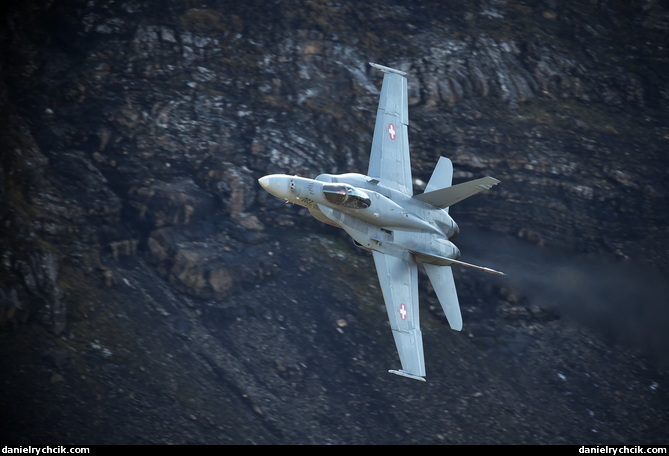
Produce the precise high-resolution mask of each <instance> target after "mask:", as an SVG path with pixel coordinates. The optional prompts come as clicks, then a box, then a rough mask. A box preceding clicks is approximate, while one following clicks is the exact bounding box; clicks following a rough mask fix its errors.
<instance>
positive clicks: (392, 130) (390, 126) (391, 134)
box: [388, 124, 397, 141]
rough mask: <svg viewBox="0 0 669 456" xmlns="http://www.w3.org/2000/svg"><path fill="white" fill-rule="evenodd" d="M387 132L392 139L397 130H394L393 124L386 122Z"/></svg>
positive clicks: (395, 135)
mask: <svg viewBox="0 0 669 456" xmlns="http://www.w3.org/2000/svg"><path fill="white" fill-rule="evenodd" d="M388 134H389V135H390V139H392V140H393V141H394V140H395V137H397V130H395V125H393V124H388Z"/></svg>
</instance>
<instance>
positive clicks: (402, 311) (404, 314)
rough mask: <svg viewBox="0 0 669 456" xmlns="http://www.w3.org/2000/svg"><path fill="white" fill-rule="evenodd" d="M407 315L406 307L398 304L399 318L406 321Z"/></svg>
mask: <svg viewBox="0 0 669 456" xmlns="http://www.w3.org/2000/svg"><path fill="white" fill-rule="evenodd" d="M408 315H409V312H407V306H405V305H404V303H402V304H400V318H401V319H402V320H406V319H407V316H408Z"/></svg>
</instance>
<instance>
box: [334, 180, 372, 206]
mask: <svg viewBox="0 0 669 456" xmlns="http://www.w3.org/2000/svg"><path fill="white" fill-rule="evenodd" d="M323 194H324V195H325V199H326V200H328V201H329V202H331V203H333V204H338V205H340V206H344V207H351V208H354V209H365V208H367V207H369V206H370V205H371V204H372V200H370V199H369V196H367V194H366V193H365V192H363V191H361V190H358V189H357V188H355V187H353V186H351V185H348V184H324V185H323Z"/></svg>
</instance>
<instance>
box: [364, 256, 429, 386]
mask: <svg viewBox="0 0 669 456" xmlns="http://www.w3.org/2000/svg"><path fill="white" fill-rule="evenodd" d="M372 254H373V255H374V263H375V265H376V272H377V274H378V275H379V282H380V284H381V291H382V292H383V299H384V300H385V302H386V310H387V311H388V319H389V321H390V327H391V329H392V331H393V337H394V339H395V345H396V346H397V352H398V353H399V356H400V362H401V364H402V370H399V371H395V370H391V371H390V372H392V373H394V374H398V375H402V376H405V377H409V378H413V379H416V380H422V381H425V379H424V378H423V377H424V376H425V357H424V355H423V336H422V334H421V331H420V318H419V314H418V266H417V264H416V262H415V261H413V259H412V258H411V256H410V255H407V256H406V257H404V258H398V257H395V256H392V255H387V254H384V253H381V252H377V251H372Z"/></svg>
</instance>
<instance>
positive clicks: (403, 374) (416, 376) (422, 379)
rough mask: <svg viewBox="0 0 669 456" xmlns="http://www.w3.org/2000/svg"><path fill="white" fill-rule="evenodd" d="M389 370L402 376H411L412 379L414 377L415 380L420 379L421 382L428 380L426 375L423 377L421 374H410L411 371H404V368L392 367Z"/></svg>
mask: <svg viewBox="0 0 669 456" xmlns="http://www.w3.org/2000/svg"><path fill="white" fill-rule="evenodd" d="M388 372H390V373H391V374H395V375H399V376H401V377H406V378H410V379H413V380H418V381H421V382H424V381H426V380H425V377H421V376H419V375H414V374H410V373H408V372H405V371H403V370H393V369H390V370H389V371H388Z"/></svg>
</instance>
